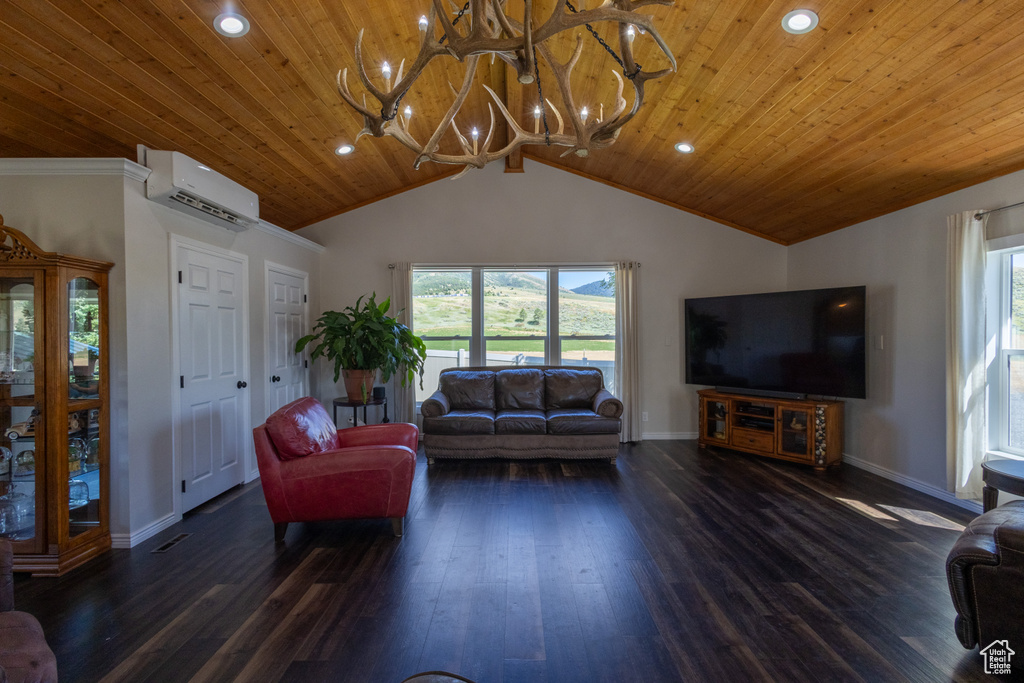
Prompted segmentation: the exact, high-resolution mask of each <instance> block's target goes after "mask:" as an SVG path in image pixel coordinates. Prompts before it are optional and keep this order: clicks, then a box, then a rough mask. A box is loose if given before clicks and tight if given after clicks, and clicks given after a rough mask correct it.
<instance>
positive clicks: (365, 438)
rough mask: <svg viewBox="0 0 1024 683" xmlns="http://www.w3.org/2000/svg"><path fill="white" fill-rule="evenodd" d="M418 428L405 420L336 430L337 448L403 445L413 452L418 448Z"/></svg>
mask: <svg viewBox="0 0 1024 683" xmlns="http://www.w3.org/2000/svg"><path fill="white" fill-rule="evenodd" d="M419 440H420V430H419V428H418V427H417V426H416V425H414V424H409V423H407V422H390V423H388V424H379V425H363V426H360V427H349V428H348V429H339V430H338V448H351V447H353V446H405V447H406V448H408V449H409V450H411V451H412V452H413V453H415V452H416V449H417V448H419Z"/></svg>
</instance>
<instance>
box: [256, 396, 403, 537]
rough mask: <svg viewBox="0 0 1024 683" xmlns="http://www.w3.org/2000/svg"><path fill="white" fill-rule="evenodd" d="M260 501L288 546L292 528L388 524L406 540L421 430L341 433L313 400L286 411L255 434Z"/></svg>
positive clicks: (397, 426) (371, 428) (394, 426)
mask: <svg viewBox="0 0 1024 683" xmlns="http://www.w3.org/2000/svg"><path fill="white" fill-rule="evenodd" d="M253 439H254V441H255V445H256V462H257V463H258V465H259V469H260V478H261V480H262V484H263V495H264V496H265V497H266V499H267V507H268V508H269V510H270V517H271V519H272V520H273V521H274V538H275V540H277V541H282V540H284V534H285V531H286V530H287V529H288V524H289V523H290V522H315V521H323V520H332V519H356V518H366V517H389V518H390V519H391V525H392V528H393V529H394V532H395V536H401V535H402V531H403V528H404V520H405V513H406V511H407V510H408V509H409V493H410V491H411V489H412V478H413V474H414V473H415V471H416V448H417V446H418V441H419V430H418V429H417V428H416V425H413V424H404V423H391V424H382V425H367V426H364V427H352V428H349V429H342V430H338V429H337V428H336V427H335V425H334V422H333V421H332V420H331V418H330V416H329V415H328V414H327V411H326V410H324V407H323V406H322V405H321V404H320V402H319V401H317V400H316V399H313V398H309V397H306V398H300V399H299V400H297V401H292V402H291V403H289V404H288V405H286V406H284V407H282V408H281V409H280V410H278V411H277V412H275V413H274V414H273V415H271V416H270V417H268V418H267V421H266V423H264V424H262V425H260V426H259V427H257V428H256V429H254V430H253Z"/></svg>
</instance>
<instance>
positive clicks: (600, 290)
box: [572, 280, 615, 297]
mask: <svg viewBox="0 0 1024 683" xmlns="http://www.w3.org/2000/svg"><path fill="white" fill-rule="evenodd" d="M572 291H574V292H576V293H577V294H583V295H584V296H609V297H610V296H615V290H614V289H612V288H611V287H605V286H604V280H597V281H596V282H588V283H587V284H585V285H580V286H579V287H577V288H575V289H573V290H572Z"/></svg>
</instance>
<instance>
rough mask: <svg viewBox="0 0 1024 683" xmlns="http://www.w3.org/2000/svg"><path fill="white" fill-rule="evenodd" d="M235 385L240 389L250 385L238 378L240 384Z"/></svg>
mask: <svg viewBox="0 0 1024 683" xmlns="http://www.w3.org/2000/svg"><path fill="white" fill-rule="evenodd" d="M235 386H236V387H238V388H239V389H245V388H246V387H247V386H249V385H248V384H246V383H245V382H243V381H242V380H238V384H236V385H235Z"/></svg>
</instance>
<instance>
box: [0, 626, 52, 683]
mask: <svg viewBox="0 0 1024 683" xmlns="http://www.w3.org/2000/svg"><path fill="white" fill-rule="evenodd" d="M0 664H2V665H3V668H2V669H0V676H2V675H3V674H4V673H6V677H4V678H3V679H2V680H5V681H7V680H9V681H29V682H31V683H36V682H41V683H43V682H49V681H56V680H57V660H56V658H55V657H54V656H53V651H52V650H51V649H50V647H49V645H47V644H46V638H45V637H44V636H43V627H42V626H40V625H39V622H38V621H37V620H36V618H35V617H33V616H32V615H31V614H26V613H25V612H3V613H2V614H0Z"/></svg>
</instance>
